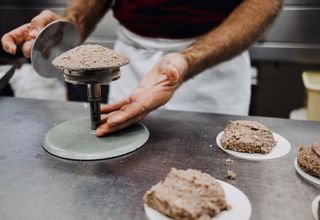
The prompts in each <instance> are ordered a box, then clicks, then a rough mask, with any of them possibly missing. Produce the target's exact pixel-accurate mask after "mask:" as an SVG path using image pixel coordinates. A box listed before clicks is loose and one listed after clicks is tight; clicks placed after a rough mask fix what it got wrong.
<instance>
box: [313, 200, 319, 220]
mask: <svg viewBox="0 0 320 220" xmlns="http://www.w3.org/2000/svg"><path fill="white" fill-rule="evenodd" d="M319 201H320V195H318V196H317V197H316V198H314V200H313V201H312V204H311V209H312V216H313V218H314V219H315V220H319V217H318V205H319Z"/></svg>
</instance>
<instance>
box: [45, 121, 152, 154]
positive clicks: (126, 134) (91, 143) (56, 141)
mask: <svg viewBox="0 0 320 220" xmlns="http://www.w3.org/2000/svg"><path fill="white" fill-rule="evenodd" d="M148 138H149V131H148V129H147V128H146V126H144V125H143V124H141V123H138V124H135V125H132V126H130V127H128V128H126V129H123V130H121V131H119V132H116V133H113V134H110V135H107V136H105V137H101V138H98V137H96V135H95V130H91V128H90V119H89V118H87V117H86V118H79V119H73V120H68V121H65V122H63V123H61V124H59V125H57V126H56V127H54V128H52V129H51V130H49V132H48V133H47V135H46V137H45V139H44V141H43V148H44V149H45V150H46V151H48V152H49V153H51V154H53V155H55V156H58V157H62V158H66V159H74V160H98V159H106V158H111V157H117V156H121V155H124V154H127V153H129V152H132V151H134V150H136V149H138V148H140V147H141V146H142V145H144V144H145V143H146V142H147V140H148Z"/></svg>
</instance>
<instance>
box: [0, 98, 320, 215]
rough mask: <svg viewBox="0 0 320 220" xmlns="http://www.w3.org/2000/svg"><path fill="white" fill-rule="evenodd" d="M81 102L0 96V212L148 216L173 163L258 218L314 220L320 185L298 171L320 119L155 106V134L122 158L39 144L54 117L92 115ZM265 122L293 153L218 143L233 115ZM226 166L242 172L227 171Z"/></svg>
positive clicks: (318, 134) (318, 135)
mask: <svg viewBox="0 0 320 220" xmlns="http://www.w3.org/2000/svg"><path fill="white" fill-rule="evenodd" d="M84 106H85V105H84V104H83V103H71V102H70V103H66V102H53V101H39V100H32V99H17V98H0V218H1V219H2V220H6V219H10V220H14V219H26V220H28V219H32V220H33V219H46V220H51V219H60V220H62V219H68V220H72V219H121V220H122V219H137V220H140V219H146V216H145V214H144V210H143V200H142V196H143V194H144V192H145V191H146V190H147V189H149V187H150V186H151V185H153V184H155V183H156V182H158V181H159V180H160V179H161V178H162V177H164V176H165V175H166V174H167V173H168V172H169V170H170V168H171V167H176V168H181V169H186V168H195V169H200V170H202V171H204V172H208V173H210V174H211V175H212V176H214V177H216V178H217V179H220V180H223V181H226V182H229V183H231V184H233V185H235V186H236V187H237V188H239V189H240V190H242V191H243V192H244V193H245V194H246V195H247V196H248V198H249V200H250V201H251V204H252V210H253V213H252V218H251V219H254V220H269V219H273V220H276V219H281V220H282V219H288V220H294V219H298V220H302V219H303V220H304V219H306V220H307V219H312V215H311V202H312V200H313V199H314V198H315V197H316V196H317V195H318V194H320V189H319V188H316V187H314V186H312V185H311V184H309V183H307V182H306V181H305V180H303V179H302V178H300V176H298V175H297V174H296V173H295V169H294V166H293V162H294V158H295V156H296V153H297V151H298V146H299V145H301V144H304V145H309V144H311V143H313V142H316V141H319V140H320V123H316V122H307V121H292V120H284V119H273V118H261V117H236V116H227V115H218V114H203V113H189V112H174V111H156V112H154V113H152V114H151V115H149V116H148V117H147V118H146V119H145V120H144V123H145V125H146V126H147V127H148V128H149V130H150V133H151V137H150V139H149V141H148V142H147V143H146V144H145V146H143V147H142V148H141V149H139V150H137V151H135V152H133V153H131V154H128V155H126V156H122V157H119V158H114V159H109V160H100V161H71V160H65V159H61V158H57V157H54V156H52V155H50V154H48V153H47V152H46V151H44V150H43V148H42V147H41V142H42V139H43V138H44V136H45V134H46V132H47V131H48V130H49V129H50V128H51V127H53V126H55V125H56V124H58V123H60V122H62V121H64V120H67V119H71V118H75V117H80V116H83V115H85V116H87V115H88V111H89V109H88V108H85V107H84ZM239 118H242V119H251V120H256V121H259V122H262V123H263V124H265V125H266V126H268V127H270V128H271V129H272V130H273V131H274V132H276V133H279V134H281V135H282V136H284V137H286V138H287V139H288V140H289V141H290V143H291V145H292V149H291V152H290V153H289V154H288V155H286V156H285V157H283V158H280V159H274V160H271V161H265V162H250V161H246V160H240V159H236V158H233V157H231V156H228V155H227V154H226V153H224V152H223V151H221V150H220V149H219V148H218V147H217V146H216V143H215V137H216V135H217V134H218V133H219V132H220V131H221V130H222V129H223V128H224V127H225V125H226V124H227V123H228V121H229V120H232V119H239ZM227 158H232V159H233V160H234V163H233V164H231V165H228V168H229V169H231V170H234V171H235V172H236V173H237V179H236V180H235V181H232V180H228V179H227V178H226V169H227V168H226V164H225V159H227Z"/></svg>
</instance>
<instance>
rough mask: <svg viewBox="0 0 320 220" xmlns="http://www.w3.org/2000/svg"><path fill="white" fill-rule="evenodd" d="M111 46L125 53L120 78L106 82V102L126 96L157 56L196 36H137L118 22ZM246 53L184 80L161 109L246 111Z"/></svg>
mask: <svg viewBox="0 0 320 220" xmlns="http://www.w3.org/2000/svg"><path fill="white" fill-rule="evenodd" d="M117 35H118V39H117V40H116V42H115V46H114V49H115V50H116V51H117V52H119V53H121V54H124V55H126V56H128V57H129V59H130V63H129V64H128V65H126V66H124V67H121V78H120V79H119V80H117V81H114V82H112V83H111V84H110V94H109V103H113V102H116V101H119V100H121V99H123V98H126V97H128V96H129V95H130V93H131V92H132V91H133V90H134V89H135V88H136V87H137V85H138V83H139V82H140V81H141V80H142V78H143V77H144V75H146V74H147V73H148V72H149V71H150V70H151V69H152V68H153V66H154V65H156V63H158V62H159V61H160V59H161V58H162V57H163V56H164V55H166V54H167V53H171V52H178V51H181V50H183V49H184V48H186V47H187V46H188V45H189V44H190V43H192V42H194V41H195V40H196V39H183V40H168V39H158V38H155V39H154V38H146V37H141V36H138V35H136V34H134V33H132V32H130V31H129V30H127V29H125V28H124V27H122V26H120V27H119V29H118V31H117ZM250 71H251V67H250V59H249V53H248V52H244V53H242V54H240V55H239V56H237V57H235V58H233V59H231V60H229V61H227V62H224V63H221V64H219V65H217V66H215V67H212V68H209V69H207V70H205V71H203V72H202V73H199V74H198V75H197V76H195V77H194V78H192V79H190V80H188V81H187V82H185V83H184V84H182V86H180V88H178V90H177V91H176V92H175V94H174V96H173V97H172V98H171V100H170V101H169V102H168V103H167V104H166V105H165V106H163V108H164V109H169V110H179V111H197V112H211V113H223V114H235V115H247V114H248V111H249V103H250V95H251V93H250V91H251V90H250Z"/></svg>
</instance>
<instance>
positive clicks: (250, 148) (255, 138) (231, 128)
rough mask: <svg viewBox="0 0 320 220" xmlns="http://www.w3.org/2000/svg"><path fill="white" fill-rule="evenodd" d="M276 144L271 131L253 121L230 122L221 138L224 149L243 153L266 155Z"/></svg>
mask: <svg viewBox="0 0 320 220" xmlns="http://www.w3.org/2000/svg"><path fill="white" fill-rule="evenodd" d="M276 143H277V142H276V141H275V140H274V137H273V135H272V131H271V130H270V129H269V128H267V127H266V126H264V125H262V124H260V123H258V122H255V121H245V120H238V121H230V123H229V124H228V125H227V127H226V128H225V129H224V134H223V135H222V137H221V144H222V146H223V147H224V148H226V149H228V150H233V151H238V152H245V153H259V154H267V153H269V152H271V150H272V149H273V147H274V146H275V145H276Z"/></svg>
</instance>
